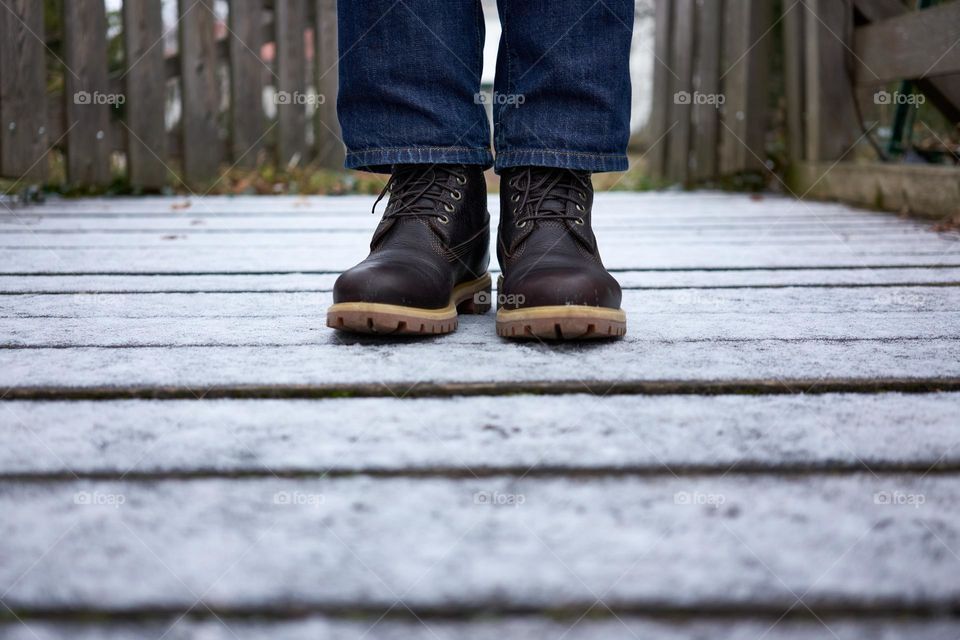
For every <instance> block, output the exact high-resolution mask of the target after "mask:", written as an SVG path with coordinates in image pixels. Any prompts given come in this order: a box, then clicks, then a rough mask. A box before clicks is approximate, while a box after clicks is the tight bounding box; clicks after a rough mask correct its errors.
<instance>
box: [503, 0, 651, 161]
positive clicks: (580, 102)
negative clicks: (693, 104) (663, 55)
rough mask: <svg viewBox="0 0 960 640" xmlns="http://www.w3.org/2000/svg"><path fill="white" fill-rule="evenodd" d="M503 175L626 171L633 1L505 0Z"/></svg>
mask: <svg viewBox="0 0 960 640" xmlns="http://www.w3.org/2000/svg"><path fill="white" fill-rule="evenodd" d="M498 9H499V13H500V22H501V24H502V26H503V35H502V36H501V39H500V50H499V52H498V56H497V78H496V86H495V89H496V94H495V102H494V131H495V146H496V150H497V160H496V169H497V171H498V172H499V171H500V170H501V169H506V168H508V167H516V166H548V167H562V168H566V169H579V170H585V171H624V170H626V169H627V166H628V162H627V156H626V148H627V142H628V140H629V138H630V69H629V62H630V40H631V36H632V32H633V10H634V9H633V0H498Z"/></svg>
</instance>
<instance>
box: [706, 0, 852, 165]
mask: <svg viewBox="0 0 960 640" xmlns="http://www.w3.org/2000/svg"><path fill="white" fill-rule="evenodd" d="M831 1H833V2H837V0H831ZM771 8H772V3H771V2H770V0H734V1H732V2H727V3H726V4H725V5H724V12H725V14H726V19H725V20H724V27H723V28H724V33H723V40H724V45H723V48H724V63H723V72H722V73H721V75H720V77H721V80H722V81H723V83H724V84H723V87H724V89H723V94H724V97H725V98H726V101H725V102H724V105H723V110H722V116H723V119H722V124H721V136H720V140H721V143H720V171H721V173H723V174H726V175H732V174H736V173H740V172H743V171H751V170H759V169H763V166H764V164H763V163H764V161H763V158H764V157H765V155H766V149H765V140H766V132H767V116H768V110H767V91H768V86H767V74H768V71H769V54H770V40H771V37H770V27H771V25H772V24H773V23H772V19H773V16H772V11H771Z"/></svg>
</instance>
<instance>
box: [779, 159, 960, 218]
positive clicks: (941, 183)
mask: <svg viewBox="0 0 960 640" xmlns="http://www.w3.org/2000/svg"><path fill="white" fill-rule="evenodd" d="M790 183H791V185H792V188H793V189H794V191H796V192H798V193H804V192H808V196H809V197H812V198H828V199H831V200H840V201H843V202H848V203H850V204H853V205H860V206H869V207H875V208H877V209H885V210H887V211H896V212H902V211H909V212H910V213H912V214H914V215H917V216H922V217H925V218H930V219H933V220H941V219H946V220H950V219H953V218H954V216H956V215H957V202H960V170H958V169H956V168H954V167H937V166H925V165H900V164H898V165H889V164H882V163H870V164H859V163H856V164H855V163H853V162H841V163H839V164H834V163H827V162H821V163H802V164H799V165H797V166H796V167H794V169H793V171H792V173H791V176H790Z"/></svg>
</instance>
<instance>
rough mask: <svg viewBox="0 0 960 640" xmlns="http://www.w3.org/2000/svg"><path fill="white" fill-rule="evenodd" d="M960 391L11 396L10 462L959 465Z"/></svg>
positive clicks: (17, 465)
mask: <svg viewBox="0 0 960 640" xmlns="http://www.w3.org/2000/svg"><path fill="white" fill-rule="evenodd" d="M957 406H960V394H957V393H942V394H925V395H921V396H909V395H903V394H879V395H873V394H825V395H809V396H792V395H787V396H715V397H710V396H693V397H690V396H663V397H644V396H609V397H598V396H592V395H588V394H579V395H571V396H561V397H557V398H554V399H552V400H551V402H550V405H549V407H545V406H543V405H542V404H541V403H538V402H532V401H531V399H530V398H529V397H498V398H491V397H479V398H458V399H451V398H415V399H407V400H399V399H396V398H359V399H325V400H207V401H204V402H197V401H195V400H183V401H180V400H169V401H136V400H134V401H117V402H109V403H104V402H10V403H7V404H6V405H5V409H6V411H5V423H6V424H5V427H4V428H3V429H2V437H3V441H4V443H5V445H6V446H4V447H3V448H2V449H0V477H3V476H8V475H44V474H53V475H61V476H64V477H67V478H70V477H72V475H73V474H100V475H103V474H115V475H117V476H119V475H123V476H124V477H130V476H137V475H140V474H172V475H177V474H188V475H189V474H216V473H246V474H260V475H266V476H270V475H273V474H280V473H284V474H287V473H301V472H302V473H330V474H337V473H348V472H371V471H378V472H390V473H396V474H403V473H409V474H417V473H435V474H443V473H458V474H461V475H468V476H469V475H472V474H481V473H483V474H489V473H497V472H501V473H516V474H528V475H529V474H531V473H532V474H539V473H544V472H550V473H554V474H563V473H564V472H565V471H567V472H571V473H577V472H584V471H587V472H591V471H593V472H611V471H616V470H620V471H623V472H624V473H649V472H659V473H663V474H669V473H670V472H671V471H673V472H675V473H681V472H689V471H690V470H699V471H707V470H712V471H714V472H717V473H723V472H726V471H738V472H742V471H744V470H751V469H752V470H763V469H767V470H769V471H771V472H773V471H776V470H781V471H785V472H787V471H790V470H797V471H800V470H823V471H826V470H831V469H832V470H834V471H836V470H840V469H847V470H850V469H854V470H865V469H872V470H875V471H878V470H886V471H890V470H896V469H901V470H903V469H907V468H913V469H919V470H920V471H921V472H925V471H927V470H932V469H935V468H954V467H956V466H957V465H960V447H957V446H956V445H957V444H960V422H958V421H957V419H956V409H957Z"/></svg>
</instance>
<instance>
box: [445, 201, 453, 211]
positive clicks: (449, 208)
mask: <svg viewBox="0 0 960 640" xmlns="http://www.w3.org/2000/svg"><path fill="white" fill-rule="evenodd" d="M443 210H444V211H446V212H447V213H453V205H452V204H450V203H448V202H444V203H443Z"/></svg>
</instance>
